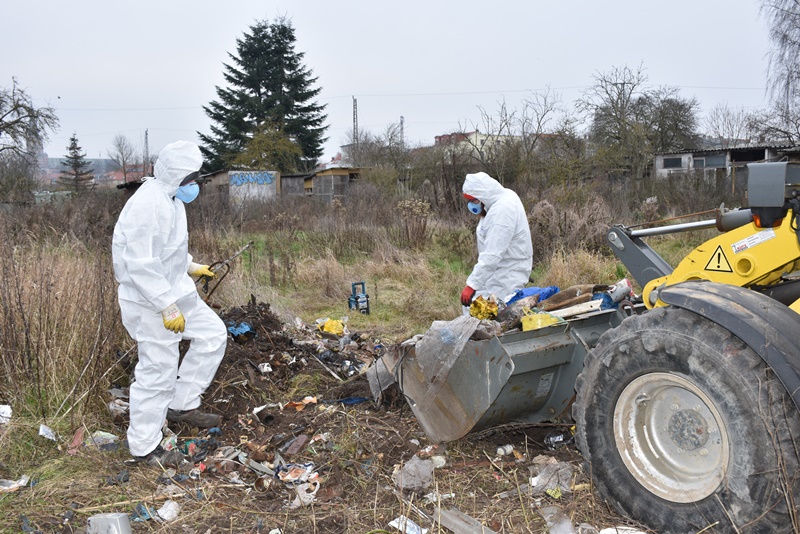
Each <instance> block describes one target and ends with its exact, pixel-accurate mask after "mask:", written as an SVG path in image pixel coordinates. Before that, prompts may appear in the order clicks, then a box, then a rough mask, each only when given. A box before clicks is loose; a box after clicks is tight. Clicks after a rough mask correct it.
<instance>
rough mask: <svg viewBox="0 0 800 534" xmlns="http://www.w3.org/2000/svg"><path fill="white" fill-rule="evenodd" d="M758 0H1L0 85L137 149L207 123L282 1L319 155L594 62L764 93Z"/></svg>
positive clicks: (567, 90) (513, 98) (567, 77)
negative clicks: (228, 74)
mask: <svg viewBox="0 0 800 534" xmlns="http://www.w3.org/2000/svg"><path fill="white" fill-rule="evenodd" d="M759 5H760V2H759V1H758V0H700V1H698V0H692V1H689V0H671V1H669V2H666V1H660V2H655V1H647V0H644V1H643V0H607V1H597V0H573V1H570V2H564V1H553V0H548V1H540V0H514V1H511V0H490V1H487V0H480V1H478V0H460V1H442V0H438V1H437V0H427V1H418V0H405V1H403V2H384V1H381V0H364V1H361V0H359V1H348V0H341V1H339V2H335V1H331V0H294V1H287V0H281V1H269V0H261V1H255V0H252V1H251V0H232V1H230V2H220V1H219V0H215V1H211V0H192V1H175V0H159V1H155V0H139V1H137V2H117V1H109V0H102V1H100V0H76V1H74V2H59V1H55V0H52V1H43V0H0V13H1V14H2V19H3V24H2V26H3V29H2V31H0V50H2V56H1V57H2V59H0V87H10V85H11V78H12V76H13V77H16V78H17V81H18V83H19V85H20V86H21V87H22V88H24V89H26V90H27V91H28V93H29V94H30V95H31V96H32V97H33V99H34V101H35V103H37V104H38V105H45V104H50V105H52V106H53V107H54V108H55V110H56V113H57V115H58V118H59V120H60V129H59V131H58V132H56V133H55V134H53V135H51V139H50V142H49V143H48V144H47V146H46V148H45V150H46V152H48V154H49V155H50V157H62V156H63V155H64V154H65V153H66V147H67V145H68V140H69V137H70V136H71V135H72V134H73V132H74V133H76V134H77V136H78V140H79V143H80V145H81V146H82V147H83V149H84V150H85V151H86V153H87V156H88V157H91V158H96V157H107V154H108V151H109V150H110V148H111V141H112V139H113V138H114V136H115V135H117V134H124V135H126V136H128V138H129V139H130V140H131V141H132V142H133V143H134V144H135V145H136V146H137V147H141V146H143V144H144V143H143V140H144V134H145V130H147V131H148V137H149V147H150V152H151V153H153V152H157V151H158V150H159V149H160V148H162V147H163V146H164V145H166V144H167V143H170V142H172V141H175V140H178V139H186V140H191V141H196V142H198V141H199V139H198V137H197V134H196V132H197V131H200V132H203V133H208V132H209V125H210V123H209V120H208V118H207V117H206V115H205V113H204V112H203V110H202V106H203V105H206V104H208V103H209V102H210V101H212V100H214V99H215V98H216V93H215V86H218V85H223V86H224V80H223V63H227V62H229V61H230V60H229V58H228V55H227V54H228V53H235V51H236V39H237V38H241V36H242V35H243V34H244V33H245V32H248V31H249V27H250V26H251V25H252V24H253V23H254V22H255V21H257V20H264V19H269V20H272V19H274V18H276V17H278V16H286V17H287V18H289V19H290V20H291V21H292V24H293V25H294V28H295V31H296V37H297V42H296V50H297V51H299V52H303V53H305V58H304V61H305V65H306V66H307V67H308V68H310V69H311V70H312V71H313V73H314V75H315V76H317V77H318V80H317V84H318V86H319V87H321V88H322V92H321V94H320V96H319V99H318V101H319V102H320V103H322V104H325V105H327V108H326V113H327V115H328V120H327V124H328V126H329V128H328V131H327V136H328V137H329V140H328V141H327V142H326V144H325V152H324V156H323V158H322V159H323V160H325V161H327V160H329V159H330V158H332V157H333V156H334V155H335V154H336V152H337V151H338V148H339V146H340V145H341V144H344V143H345V142H346V135H347V133H348V132H352V129H353V97H355V98H356V99H357V102H358V124H359V128H360V130H362V131H364V130H368V131H371V132H373V133H375V134H380V133H382V132H383V131H385V130H386V128H387V127H388V126H389V125H391V124H393V123H399V122H400V117H401V116H402V117H404V121H403V122H404V132H405V137H406V141H407V143H408V144H409V145H429V144H432V143H433V138H434V136H436V135H438V134H442V133H450V132H453V131H457V130H459V129H461V128H460V127H462V126H471V125H472V124H474V123H480V118H481V115H480V111H479V108H483V109H485V110H486V111H488V112H494V111H496V110H497V108H498V102H501V101H503V100H504V101H505V102H506V105H507V107H509V108H511V109H515V108H518V107H519V105H520V102H521V101H522V100H523V99H524V98H526V97H529V96H530V94H531V91H544V90H545V89H546V88H547V87H549V88H550V90H551V92H554V93H558V94H560V96H561V100H562V101H563V102H564V103H565V104H566V105H567V106H568V107H572V104H573V102H574V101H575V100H576V99H577V98H579V97H580V96H581V92H582V91H585V90H586V88H587V87H589V86H591V84H592V80H593V76H595V75H597V74H598V73H605V72H609V71H610V70H611V69H612V68H613V67H615V66H617V67H618V66H629V67H631V68H633V69H635V68H636V67H638V66H639V65H642V66H643V67H644V69H645V72H646V74H647V76H648V78H649V81H648V84H649V86H652V87H658V86H664V85H668V86H673V87H678V88H679V89H680V94H681V96H683V97H686V98H691V97H695V98H697V100H698V101H699V103H700V105H701V109H702V111H703V112H707V111H709V110H710V109H711V108H712V107H713V106H714V105H716V104H718V103H722V102H726V103H727V104H728V105H729V106H731V107H746V108H747V109H754V108H758V107H764V106H766V103H767V101H766V98H765V92H764V86H765V77H766V68H767V59H766V58H767V52H768V46H769V43H768V39H767V27H766V23H765V20H764V19H763V18H762V17H760V16H759V10H758V8H759Z"/></svg>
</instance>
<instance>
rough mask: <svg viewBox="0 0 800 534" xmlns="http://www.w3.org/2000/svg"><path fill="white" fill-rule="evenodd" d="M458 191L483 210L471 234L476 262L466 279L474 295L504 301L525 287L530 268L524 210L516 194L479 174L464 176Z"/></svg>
mask: <svg viewBox="0 0 800 534" xmlns="http://www.w3.org/2000/svg"><path fill="white" fill-rule="evenodd" d="M462 191H463V192H464V193H465V194H467V195H470V196H473V197H475V198H477V199H478V200H480V201H481V202H482V203H483V205H484V206H485V208H486V215H485V216H482V217H481V220H480V222H479V223H478V228H477V230H476V231H475V233H476V235H477V241H478V263H476V264H475V267H473V269H472V273H471V274H470V275H469V277H468V278H467V285H468V286H470V287H471V288H473V289H474V290H475V296H476V297H478V296H483V297H484V298H485V297H488V296H489V295H491V294H494V295H495V296H496V297H498V298H500V299H503V300H507V299H508V297H509V296H511V294H512V293H514V291H516V290H517V289H520V288H522V287H524V286H525V284H526V283H527V282H528V279H529V278H530V274H531V268H532V267H533V245H532V244H531V230H530V226H529V225H528V216H527V214H526V213H525V207H524V206H523V205H522V201H521V200H520V199H519V197H518V196H517V194H516V193H515V192H514V191H512V190H511V189H506V188H505V187H503V186H502V185H500V182H498V181H497V180H495V179H494V178H492V177H491V176H489V175H488V174H486V173H485V172H479V173H476V174H468V175H467V177H466V179H465V180H464V187H463V188H462Z"/></svg>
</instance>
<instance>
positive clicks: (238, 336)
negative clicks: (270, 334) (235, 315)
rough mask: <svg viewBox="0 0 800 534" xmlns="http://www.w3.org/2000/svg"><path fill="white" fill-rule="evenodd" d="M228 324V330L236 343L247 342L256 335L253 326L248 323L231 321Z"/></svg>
mask: <svg viewBox="0 0 800 534" xmlns="http://www.w3.org/2000/svg"><path fill="white" fill-rule="evenodd" d="M227 324H228V332H230V334H231V336H233V340H234V341H235V342H236V343H246V342H248V341H250V340H251V339H253V338H254V337H256V333H255V331H254V330H253V327H252V326H250V325H249V324H248V323H244V322H242V323H238V324H237V323H236V321H229V322H228V323H227Z"/></svg>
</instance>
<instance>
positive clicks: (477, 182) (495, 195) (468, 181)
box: [461, 172, 506, 210]
mask: <svg viewBox="0 0 800 534" xmlns="http://www.w3.org/2000/svg"><path fill="white" fill-rule="evenodd" d="M505 191H506V188H505V187H503V186H502V185H500V182H498V181H497V180H495V179H494V178H492V177H491V176H489V175H488V174H486V173H485V172H478V173H475V174H468V175H467V177H466V178H465V179H464V186H463V187H462V189H461V192H462V193H465V194H467V195H470V196H473V197H475V198H477V199H478V200H480V201H481V202H483V204H484V205H485V206H486V209H487V210H488V209H489V208H491V207H492V205H493V204H494V203H495V202H497V200H498V199H499V198H500V197H501V196H503V194H504V193H505Z"/></svg>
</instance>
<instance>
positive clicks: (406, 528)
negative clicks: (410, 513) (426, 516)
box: [389, 515, 428, 534]
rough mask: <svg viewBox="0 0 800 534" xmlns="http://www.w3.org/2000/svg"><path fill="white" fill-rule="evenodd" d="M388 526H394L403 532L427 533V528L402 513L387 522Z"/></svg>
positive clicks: (405, 533)
mask: <svg viewBox="0 0 800 534" xmlns="http://www.w3.org/2000/svg"><path fill="white" fill-rule="evenodd" d="M389 526H390V527H394V528H396V529H397V530H399V531H400V532H403V533H404V534H427V532H428V529H427V528H422V527H421V526H419V525H417V524H416V523H414V522H413V521H412V520H410V519H409V518H407V517H406V516H404V515H401V516H399V517H397V518H395V519H393V520H392V521H391V522H389Z"/></svg>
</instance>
